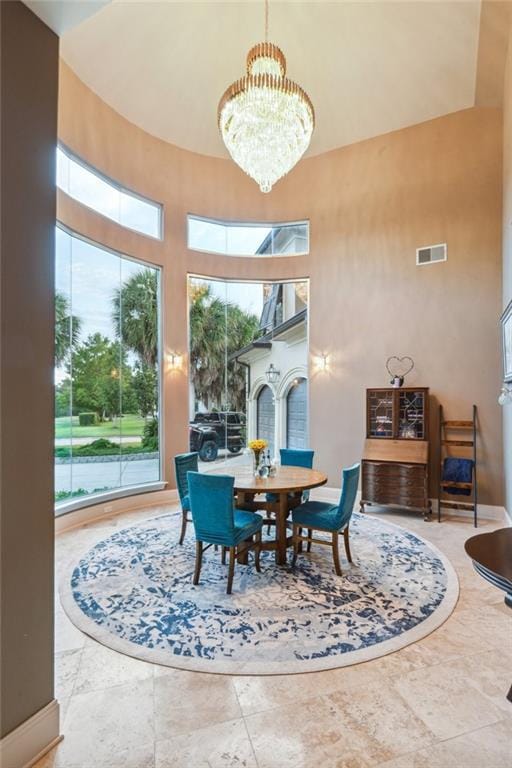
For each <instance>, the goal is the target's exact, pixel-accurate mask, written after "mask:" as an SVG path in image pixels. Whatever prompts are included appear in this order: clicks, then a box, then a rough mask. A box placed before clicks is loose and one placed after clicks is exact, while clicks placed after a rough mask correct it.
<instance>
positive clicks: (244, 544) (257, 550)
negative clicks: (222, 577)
mask: <svg viewBox="0 0 512 768" xmlns="http://www.w3.org/2000/svg"><path fill="white" fill-rule="evenodd" d="M213 546H215V549H217V544H215V545H214V544H207V545H206V546H204V543H203V542H202V541H197V540H196V561H195V567H194V579H193V584H199V577H200V575H201V566H202V563H203V553H204V552H206V550H207V549H209V548H210V547H213ZM249 549H254V565H255V567H256V571H257V572H258V573H261V566H260V554H261V531H258V533H255V534H254V540H251V541H249V540H245V541H241V542H240V543H239V544H237V545H236V546H234V547H224V546H221V561H222V564H223V565H225V564H226V553H227V552H229V569H228V585H227V589H226V594H228V595H230V594H231V592H232V588H233V576H234V575H235V562H236V560H237V559H238V556H239V555H240V554H242V552H246V551H247V550H249Z"/></svg>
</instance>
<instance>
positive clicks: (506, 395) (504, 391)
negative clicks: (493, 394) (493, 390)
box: [498, 384, 512, 405]
mask: <svg viewBox="0 0 512 768" xmlns="http://www.w3.org/2000/svg"><path fill="white" fill-rule="evenodd" d="M509 403H512V384H503V386H502V388H501V392H500V394H499V396H498V404H499V405H509Z"/></svg>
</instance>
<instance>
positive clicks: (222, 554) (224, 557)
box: [220, 547, 227, 565]
mask: <svg viewBox="0 0 512 768" xmlns="http://www.w3.org/2000/svg"><path fill="white" fill-rule="evenodd" d="M226 550H227V547H222V553H221V556H220V560H221V563H222V565H226Z"/></svg>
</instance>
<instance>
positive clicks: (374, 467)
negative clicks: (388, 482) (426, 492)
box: [363, 461, 426, 480]
mask: <svg viewBox="0 0 512 768" xmlns="http://www.w3.org/2000/svg"><path fill="white" fill-rule="evenodd" d="M425 474H426V466H425V464H391V463H389V464H388V463H386V462H378V461H364V462H363V475H366V476H367V477H374V478H384V477H385V478H397V479H411V480H412V479H419V480H422V479H423V478H424V477H425Z"/></svg>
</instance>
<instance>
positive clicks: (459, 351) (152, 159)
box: [58, 66, 503, 504]
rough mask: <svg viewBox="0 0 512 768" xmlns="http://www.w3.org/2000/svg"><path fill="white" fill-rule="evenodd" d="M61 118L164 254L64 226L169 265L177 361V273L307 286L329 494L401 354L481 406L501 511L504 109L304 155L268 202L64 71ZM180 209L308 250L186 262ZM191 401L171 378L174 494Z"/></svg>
mask: <svg viewBox="0 0 512 768" xmlns="http://www.w3.org/2000/svg"><path fill="white" fill-rule="evenodd" d="M162 108H165V107H164V106H163V107H162ZM59 112H60V113H59V135H60V138H61V140H62V141H63V142H64V143H65V144H67V145H68V146H69V147H70V149H72V150H73V151H75V152H76V153H77V154H78V155H80V156H81V157H83V158H84V159H85V160H87V161H89V162H90V163H91V164H93V165H95V166H97V167H98V168H100V169H101V170H102V171H103V172H104V173H106V174H108V175H110V176H112V177H113V178H115V179H117V180H119V181H120V182H122V183H123V184H125V185H126V186H128V187H131V188H133V189H136V190H137V191H139V192H140V193H141V194H144V195H147V196H149V197H151V198H154V199H156V200H159V201H161V202H163V203H164V206H165V240H164V242H163V243H157V242H154V241H150V240H148V239H147V238H145V237H143V236H140V235H137V234H134V233H130V232H127V231H124V230H123V229H122V228H121V227H119V226H117V225H115V224H113V223H111V222H109V221H107V220H105V219H102V217H100V216H97V215H95V214H94V213H91V212H89V211H86V210H84V209H81V207H80V206H79V205H77V204H76V203H74V202H73V201H71V200H69V199H67V198H66V197H65V195H62V194H61V195H59V199H58V215H59V218H60V219H61V220H62V221H64V222H65V223H66V224H67V225H68V226H70V227H71V228H72V229H75V230H77V231H78V232H81V233H83V234H85V235H87V236H89V237H91V238H92V239H95V240H99V241H101V242H103V243H106V244H107V245H108V246H110V247H112V248H115V249H118V250H120V251H123V252H125V253H129V254H131V255H134V256H137V257H139V258H142V259H147V260H149V261H151V262H153V263H155V264H161V265H163V267H164V326H165V327H164V339H165V346H166V348H167V350H170V349H172V350H175V351H178V352H182V353H184V352H186V350H187V306H186V303H187V302H186V275H187V272H193V273H198V274H205V275H213V276H221V277H231V278H255V279H262V278H263V279H264V278H287V277H309V278H310V280H311V294H310V295H311V311H310V352H311V354H312V355H315V354H318V353H327V354H329V356H330V371H329V373H327V374H322V375H320V374H316V375H315V373H314V371H312V376H311V387H310V423H311V446H312V447H313V448H315V449H316V451H317V457H316V463H317V466H319V467H321V468H323V469H325V470H326V471H327V472H328V473H329V483H330V484H331V485H338V484H339V472H340V468H341V466H342V465H346V464H349V463H352V462H353V461H355V460H356V459H358V458H359V457H360V455H361V448H362V443H363V439H364V421H365V419H364V396H365V388H366V387H370V386H381V385H386V384H387V378H388V376H387V373H386V370H385V361H386V358H387V357H388V356H389V355H393V354H396V355H405V354H408V355H411V356H412V357H413V358H414V360H415V362H416V367H415V370H414V372H413V374H412V375H411V377H410V379H409V381H410V383H414V384H418V385H423V386H430V387H431V389H432V394H433V396H434V400H433V402H436V401H440V402H442V403H443V405H444V406H445V408H446V411H447V413H448V416H449V417H451V418H456V417H458V418H467V417H468V416H469V413H470V406H471V404H472V403H473V402H475V403H477V405H478V406H479V409H480V417H481V428H482V443H481V451H480V470H481V471H480V482H481V501H482V502H483V503H489V504H501V503H502V501H503V474H502V435H501V413H500V410H499V408H498V407H497V405H496V393H497V391H498V386H499V377H500V373H499V371H500V362H499V336H498V328H497V317H498V316H499V313H500V306H501V165H502V152H501V146H502V137H501V121H502V115H501V110H499V109H495V108H478V109H471V110H466V111H463V112H459V113H456V114H453V115H449V116H446V117H443V118H440V119H438V120H434V121H430V122H428V123H424V124H421V125H418V126H414V127H412V128H408V129H405V130H402V131H397V132H395V133H391V134H387V135H384V136H380V137H377V138H375V139H371V140H368V141H365V142H361V143H359V144H355V145H352V146H349V147H345V148H342V149H339V150H336V151H333V152H330V153H327V154H324V155H321V156H319V157H315V158H311V159H306V160H304V161H303V162H301V163H300V164H299V165H298V167H297V168H296V169H295V170H294V171H293V172H292V173H291V174H290V175H289V176H288V177H287V178H285V179H283V180H282V181H281V182H279V183H278V184H277V186H276V187H275V189H274V190H273V192H272V193H271V194H269V195H262V194H261V193H260V192H259V190H258V188H257V186H256V185H255V184H254V182H252V181H250V180H249V179H248V178H247V177H246V176H245V175H244V174H243V173H242V172H241V171H240V170H239V169H238V168H237V167H236V166H235V165H234V164H233V163H232V162H230V161H229V160H218V159H213V158H207V157H204V156H199V155H195V154H192V153H189V152H186V151H183V150H180V149H179V148H176V147H173V146H171V145H169V144H166V143H164V142H162V141H159V140H157V139H155V138H153V137H151V136H149V135H148V134H146V133H144V132H143V131H142V130H140V129H138V128H137V127H135V126H134V125H132V124H130V123H128V122H127V121H125V120H124V119H123V118H122V117H120V116H119V115H118V114H116V113H115V112H114V111H113V110H111V109H110V108H109V107H108V106H107V105H106V104H104V103H103V102H102V101H101V100H100V99H99V98H98V97H97V96H95V95H94V94H93V93H92V92H90V91H89V90H88V89H87V88H86V87H85V86H84V85H83V84H82V83H81V82H80V81H79V80H78V79H77V78H76V77H75V76H74V74H73V73H72V72H71V71H70V70H69V69H68V68H66V67H65V66H63V67H62V72H61V93H60V110H59ZM212 119H214V116H212ZM188 212H193V213H198V214H204V215H207V216H213V217H219V218H227V219H246V220H247V219H262V220H265V219H269V220H272V219H273V220H287V219H299V218H308V219H309V220H310V222H311V253H310V255H309V256H307V257H294V258H276V259H261V260H258V259H254V260H251V259H235V258H229V257H222V256H213V255H207V254H200V253H193V252H188V251H187V248H186V214H187V213H188ZM445 241H446V242H447V243H448V254H449V255H448V261H447V262H446V263H444V264H438V265H429V266H425V267H419V268H418V267H416V265H415V249H416V248H417V247H418V246H422V245H428V244H434V243H439V242H445ZM187 397H188V387H187V382H186V375H185V374H184V373H182V374H176V373H174V374H172V375H171V374H169V373H166V376H165V385H164V408H165V413H164V416H165V457H166V458H165V462H166V474H167V479H168V480H169V481H170V482H171V483H172V482H173V478H172V474H171V470H170V460H171V457H172V456H173V454H174V453H176V452H178V451H182V450H185V449H186V447H187V414H188V406H187ZM433 422H435V419H433ZM436 463H437V462H436V461H434V462H433V464H434V466H435V465H436Z"/></svg>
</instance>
